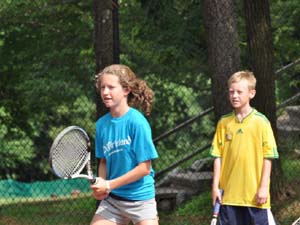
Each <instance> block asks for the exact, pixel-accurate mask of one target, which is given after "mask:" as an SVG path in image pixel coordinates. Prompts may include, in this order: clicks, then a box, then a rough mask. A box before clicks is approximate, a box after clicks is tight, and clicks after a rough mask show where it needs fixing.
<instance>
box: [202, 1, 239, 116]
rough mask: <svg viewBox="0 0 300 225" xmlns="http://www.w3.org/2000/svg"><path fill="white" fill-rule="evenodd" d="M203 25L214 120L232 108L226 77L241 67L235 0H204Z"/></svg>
mask: <svg viewBox="0 0 300 225" xmlns="http://www.w3.org/2000/svg"><path fill="white" fill-rule="evenodd" d="M203 5H204V7H203V9H204V12H203V15H204V25H205V29H206V33H207V42H208V43H207V44H208V61H209V67H210V70H211V80H212V94H213V105H214V110H215V122H217V121H218V120H219V118H220V116H221V115H224V114H226V113H228V112H230V111H232V108H231V105H230V102H229V100H228V88H227V80H228V78H229V76H230V75H231V74H233V73H234V72H236V71H238V70H239V66H240V50H239V46H238V34H237V31H236V21H235V12H234V4H233V1H232V0H204V1H203Z"/></svg>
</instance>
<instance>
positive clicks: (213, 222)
mask: <svg viewBox="0 0 300 225" xmlns="http://www.w3.org/2000/svg"><path fill="white" fill-rule="evenodd" d="M220 194H221V195H222V194H223V191H222V190H220ZM220 207H221V204H220V201H219V199H217V200H216V203H215V206H214V211H213V216H212V217H213V218H212V220H211V223H210V225H216V224H217V221H218V216H219V212H220Z"/></svg>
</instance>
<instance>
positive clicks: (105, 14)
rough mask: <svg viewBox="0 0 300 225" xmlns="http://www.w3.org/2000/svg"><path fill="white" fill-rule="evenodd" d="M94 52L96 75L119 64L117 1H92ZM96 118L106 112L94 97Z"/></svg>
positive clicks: (99, 101) (98, 97)
mask: <svg viewBox="0 0 300 225" xmlns="http://www.w3.org/2000/svg"><path fill="white" fill-rule="evenodd" d="M93 9H94V30H95V31H94V51H95V63H96V73H98V72H99V71H101V70H102V69H103V68H105V67H106V66H108V65H110V64H113V63H118V62H119V36H118V34H119V32H118V1H117V0H114V1H110V0H105V1H98V0H94V1H93ZM96 105H97V118H98V117H99V116H101V115H103V114H104V113H105V112H107V109H106V108H105V106H104V104H103V103H102V102H101V100H100V96H99V95H97V96H96Z"/></svg>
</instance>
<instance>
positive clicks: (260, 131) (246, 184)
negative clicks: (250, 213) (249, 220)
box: [210, 109, 278, 208]
mask: <svg viewBox="0 0 300 225" xmlns="http://www.w3.org/2000/svg"><path fill="white" fill-rule="evenodd" d="M210 153H211V155H212V156H213V157H221V160H222V164H221V174H220V175H221V176H220V184H219V186H220V188H222V189H223V190H224V195H223V198H222V202H223V204H224V205H235V206H248V207H257V208H270V194H269V197H268V202H266V203H265V204H263V205H261V206H257V205H256V198H255V197H256V193H257V191H258V188H259V185H260V180H261V175H262V167H263V160H264V158H278V152H277V146H276V142H275V138H274V135H273V131H272V128H271V125H270V122H269V120H268V119H267V118H266V117H265V116H264V115H263V114H261V113H259V112H258V111H257V110H255V109H253V110H252V112H251V113H250V114H249V115H248V116H247V117H246V118H244V119H243V121H242V122H239V120H238V119H237V117H236V115H235V113H234V112H233V113H230V114H228V115H225V116H223V117H222V118H221V119H220V121H219V122H218V125H217V129H216V133H215V136H214V139H213V142H212V147H211V151H210Z"/></svg>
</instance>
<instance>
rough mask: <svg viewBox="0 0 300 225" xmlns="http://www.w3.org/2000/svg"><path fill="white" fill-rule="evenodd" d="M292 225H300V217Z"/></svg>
mask: <svg viewBox="0 0 300 225" xmlns="http://www.w3.org/2000/svg"><path fill="white" fill-rule="evenodd" d="M292 225H300V217H299V218H298V219H296V220H295V221H294V222H293V224H292Z"/></svg>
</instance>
